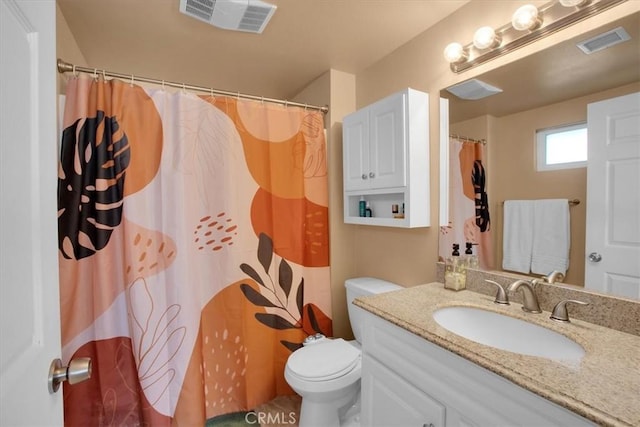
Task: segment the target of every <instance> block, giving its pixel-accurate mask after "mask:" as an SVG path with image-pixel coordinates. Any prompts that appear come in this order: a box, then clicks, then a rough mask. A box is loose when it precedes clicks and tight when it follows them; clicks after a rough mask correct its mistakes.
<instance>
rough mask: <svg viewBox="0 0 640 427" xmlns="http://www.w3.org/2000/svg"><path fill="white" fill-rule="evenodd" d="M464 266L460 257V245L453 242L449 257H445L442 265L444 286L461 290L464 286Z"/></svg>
mask: <svg viewBox="0 0 640 427" xmlns="http://www.w3.org/2000/svg"><path fill="white" fill-rule="evenodd" d="M464 271H465V268H464V266H463V262H462V260H461V259H460V245H459V244H457V243H454V244H453V251H452V252H451V257H450V258H447V259H446V261H445V266H444V288H445V289H451V290H453V291H461V290H463V289H464V288H465V287H466V283H465V282H466V278H465V274H464Z"/></svg>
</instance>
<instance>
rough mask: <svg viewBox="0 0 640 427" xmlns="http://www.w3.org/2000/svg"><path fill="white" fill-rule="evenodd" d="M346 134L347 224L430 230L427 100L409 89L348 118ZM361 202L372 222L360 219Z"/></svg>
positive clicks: (345, 211) (417, 92)
mask: <svg viewBox="0 0 640 427" xmlns="http://www.w3.org/2000/svg"><path fill="white" fill-rule="evenodd" d="M342 129H343V131H342V133H343V138H342V141H343V167H344V222H345V223H348V224H365V225H381V226H389V227H427V226H429V225H430V222H429V95H428V94H426V93H424V92H420V91H417V90H414V89H409V88H408V89H405V90H403V91H401V92H398V93H395V94H393V95H391V96H389V97H387V98H384V99H382V100H380V101H378V102H376V103H374V104H371V105H369V106H367V107H365V108H363V109H361V110H358V111H356V112H354V113H352V114H350V115H348V116H346V117H345V118H344V122H343V128H342ZM363 198H364V200H365V201H366V202H368V203H369V205H370V208H371V211H372V216H371V217H363V216H361V215H360V210H359V202H360V200H361V199H363ZM393 205H397V206H398V212H397V213H395V212H393V211H392V206H393ZM403 207H404V215H403Z"/></svg>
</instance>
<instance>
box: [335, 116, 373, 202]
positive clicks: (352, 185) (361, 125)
mask: <svg viewBox="0 0 640 427" xmlns="http://www.w3.org/2000/svg"><path fill="white" fill-rule="evenodd" d="M342 128H343V129H342V134H343V136H344V137H343V140H342V154H343V164H344V168H343V169H344V171H343V173H344V191H351V190H362V189H366V188H369V186H370V184H369V112H368V111H367V109H366V108H365V109H363V110H359V111H356V112H355V113H352V114H350V115H348V116H346V117H345V118H344V122H343V124H342Z"/></svg>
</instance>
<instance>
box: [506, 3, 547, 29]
mask: <svg viewBox="0 0 640 427" xmlns="http://www.w3.org/2000/svg"><path fill="white" fill-rule="evenodd" d="M540 25H542V17H541V16H540V11H539V10H538V8H537V7H535V6H534V5H532V4H525V5H524V6H521V7H519V8H518V10H516V11H515V12H514V14H513V16H512V17H511V26H512V27H513V28H515V29H516V30H518V31H531V30H535V29H536V28H538V27H539V26H540Z"/></svg>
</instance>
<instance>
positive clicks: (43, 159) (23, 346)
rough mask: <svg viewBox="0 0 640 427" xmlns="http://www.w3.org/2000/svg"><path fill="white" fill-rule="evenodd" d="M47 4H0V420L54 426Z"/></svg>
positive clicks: (50, 16)
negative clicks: (50, 387) (49, 381)
mask: <svg viewBox="0 0 640 427" xmlns="http://www.w3.org/2000/svg"><path fill="white" fill-rule="evenodd" d="M55 8H56V5H55V2H54V1H53V0H32V1H14V0H0V173H1V176H0V203H1V213H0V251H1V252H0V258H1V264H0V319H1V321H0V334H1V335H0V339H1V340H0V425H2V426H43V425H47V426H56V425H62V422H63V421H62V393H61V392H58V393H56V394H50V393H49V391H48V387H47V377H48V373H49V366H50V364H51V361H52V360H53V359H55V358H58V357H60V317H59V299H58V253H57V239H56V237H57V219H56V217H57V208H56V192H57V190H56V187H57V169H56V168H57V164H56V162H57V160H56V159H57V148H56V147H57V144H56V141H57V131H56V71H55V62H56V56H55V54H56V51H55V49H56V45H55V40H56V32H55V18H56V9H55Z"/></svg>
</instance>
